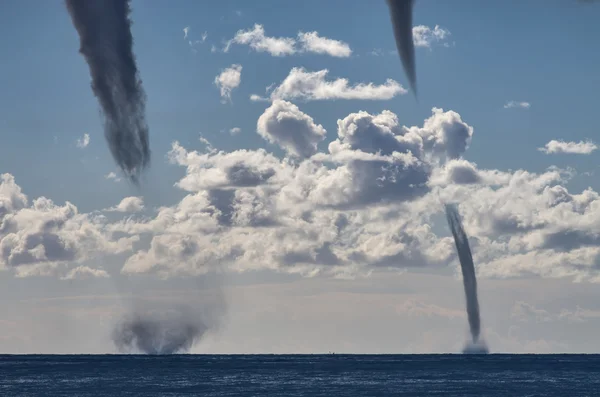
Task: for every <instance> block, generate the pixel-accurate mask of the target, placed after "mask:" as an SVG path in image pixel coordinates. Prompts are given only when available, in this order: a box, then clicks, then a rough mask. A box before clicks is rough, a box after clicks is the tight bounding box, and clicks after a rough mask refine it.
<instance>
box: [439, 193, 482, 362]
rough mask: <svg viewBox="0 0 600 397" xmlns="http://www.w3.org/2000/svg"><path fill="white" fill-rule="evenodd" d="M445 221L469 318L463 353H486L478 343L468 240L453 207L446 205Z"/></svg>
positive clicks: (478, 325)
mask: <svg viewBox="0 0 600 397" xmlns="http://www.w3.org/2000/svg"><path fill="white" fill-rule="evenodd" d="M446 219H447V220H448V226H449V227H450V230H451V231H452V236H454V243H455V244H456V251H457V252H458V259H459V261H460V268H461V270H462V276H463V284H464V288H465V297H466V301H467V316H468V318H469V329H470V331H471V343H470V344H469V345H468V346H467V347H466V348H465V351H464V352H465V353H487V348H486V347H485V345H484V344H482V343H480V340H479V336H480V334H481V320H480V317H479V302H478V300H477V278H476V277H475V266H474V264H473V257H472V255H471V249H470V248H469V240H468V239H467V234H466V233H465V230H464V228H463V225H462V222H461V219H460V214H459V213H458V209H457V208H456V206H455V205H452V204H446Z"/></svg>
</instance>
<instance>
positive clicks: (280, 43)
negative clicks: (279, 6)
mask: <svg viewBox="0 0 600 397" xmlns="http://www.w3.org/2000/svg"><path fill="white" fill-rule="evenodd" d="M231 44H241V45H247V46H250V48H252V49H253V50H255V51H257V52H268V53H269V54H271V55H273V56H276V57H280V56H284V55H291V54H293V53H295V52H296V50H295V48H294V45H295V40H294V39H292V38H286V37H268V36H265V29H264V28H263V26H262V25H259V24H255V25H254V27H253V28H252V29H248V30H238V32H237V33H236V35H235V36H234V38H233V39H231V40H230V41H228V42H227V45H226V46H225V49H224V51H225V52H228V51H229V47H230V46H231Z"/></svg>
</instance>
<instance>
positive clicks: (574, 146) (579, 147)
mask: <svg viewBox="0 0 600 397" xmlns="http://www.w3.org/2000/svg"><path fill="white" fill-rule="evenodd" d="M596 149H598V146H596V144H595V143H594V142H591V141H579V142H565V141H557V140H555V139H553V140H551V141H550V142H548V143H546V145H545V146H544V147H541V148H538V150H539V151H541V152H544V153H546V154H558V153H566V154H590V153H592V152H593V151H594V150H596Z"/></svg>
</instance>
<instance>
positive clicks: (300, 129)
mask: <svg viewBox="0 0 600 397" xmlns="http://www.w3.org/2000/svg"><path fill="white" fill-rule="evenodd" d="M256 131H257V132H258V134H259V135H260V136H262V137H263V138H264V139H266V140H267V141H269V142H271V143H275V144H277V145H279V146H280V147H281V148H282V149H284V150H285V151H286V152H288V153H289V154H291V155H294V156H298V157H310V156H311V155H313V154H314V153H316V151H317V145H318V144H319V142H321V141H322V140H323V139H325V134H326V132H327V131H325V128H323V126H321V125H320V124H319V125H318V124H315V122H314V121H313V119H312V117H310V116H308V115H307V114H305V113H302V112H301V111H300V109H298V107H297V106H296V105H294V104H293V103H290V102H286V101H283V100H279V99H277V100H275V101H273V103H272V104H271V106H270V107H268V108H267V109H266V110H265V112H264V113H263V114H262V115H261V116H260V117H259V118H258V122H257V125H256Z"/></svg>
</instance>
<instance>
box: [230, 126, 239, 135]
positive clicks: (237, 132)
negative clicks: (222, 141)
mask: <svg viewBox="0 0 600 397" xmlns="http://www.w3.org/2000/svg"><path fill="white" fill-rule="evenodd" d="M240 132H242V129H241V128H240V127H233V128H231V129H230V130H229V133H230V134H231V135H237V134H239V133H240Z"/></svg>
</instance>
